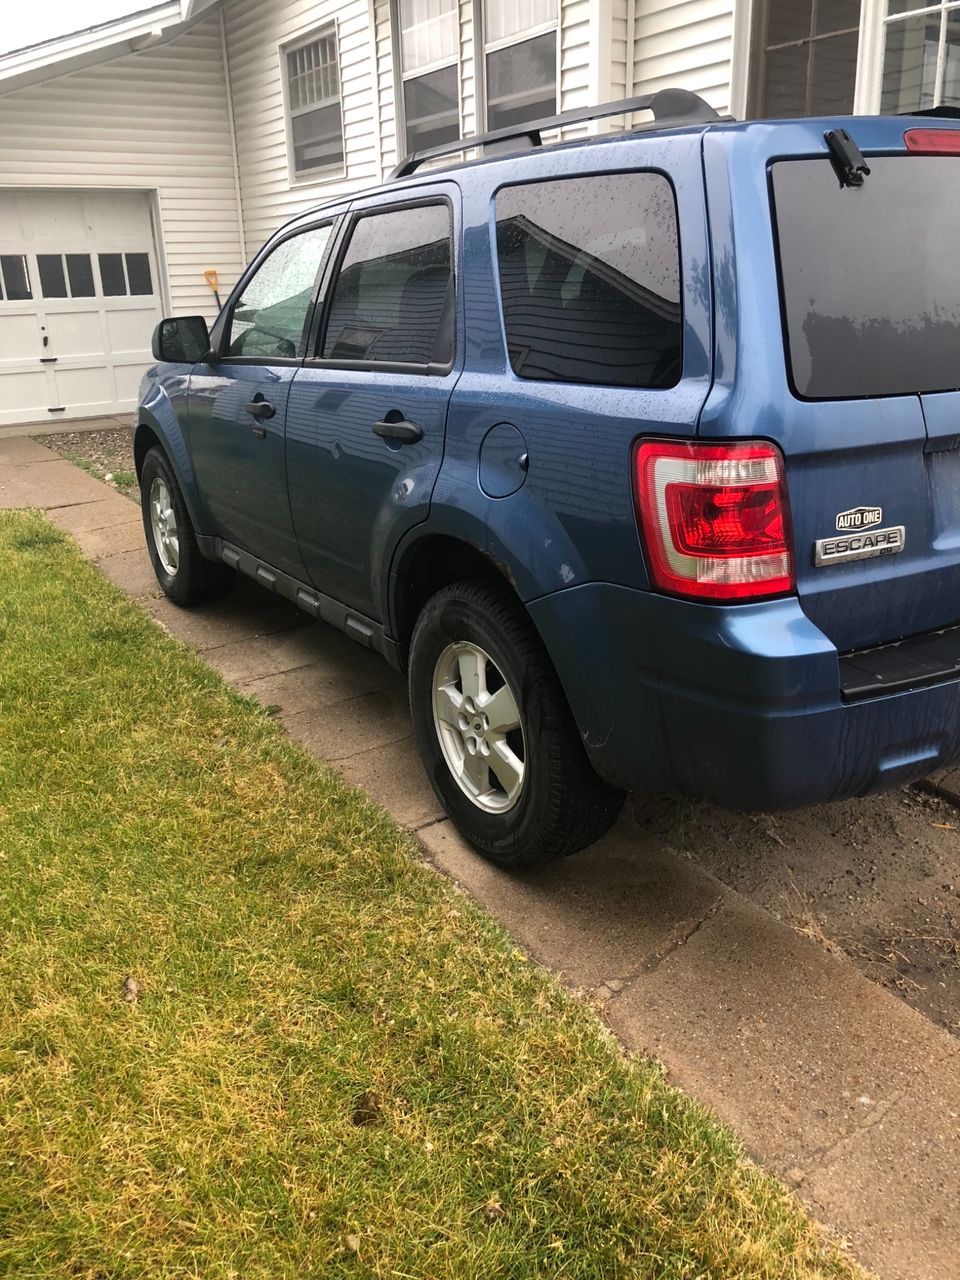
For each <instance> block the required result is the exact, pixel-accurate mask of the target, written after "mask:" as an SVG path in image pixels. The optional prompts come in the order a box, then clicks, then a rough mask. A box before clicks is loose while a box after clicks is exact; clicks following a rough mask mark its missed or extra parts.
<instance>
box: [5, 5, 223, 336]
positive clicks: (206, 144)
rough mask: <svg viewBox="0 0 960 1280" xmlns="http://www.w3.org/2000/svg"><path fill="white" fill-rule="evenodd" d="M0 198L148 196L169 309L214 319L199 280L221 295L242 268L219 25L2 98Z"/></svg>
mask: <svg viewBox="0 0 960 1280" xmlns="http://www.w3.org/2000/svg"><path fill="white" fill-rule="evenodd" d="M0 186H3V187H18V188H34V187H35V188H43V187H53V188H59V189H63V188H97V189H104V188H111V187H114V188H125V189H128V190H140V191H147V192H154V191H155V192H156V193H157V195H156V197H155V198H154V197H151V198H153V199H155V211H156V213H157V214H158V216H159V219H160V228H159V231H160V235H159V236H158V237H157V240H158V243H157V246H156V247H157V249H158V252H159V253H160V254H161V255H162V259H161V262H160V264H159V265H160V273H159V274H160V279H161V282H165V283H166V284H168V286H169V297H168V299H166V300H167V301H168V303H169V306H170V307H171V308H172V309H173V310H174V311H178V312H180V313H181V314H183V313H190V312H194V313H198V314H203V315H205V316H206V317H207V318H208V319H212V317H213V316H214V315H215V314H216V304H215V302H214V299H213V294H212V293H211V291H210V289H209V287H208V285H207V284H206V282H205V281H204V278H203V272H204V270H206V269H208V268H212V269H215V270H216V271H217V272H218V274H219V277H220V281H221V282H222V283H221V285H220V288H221V293H223V291H225V290H229V289H230V288H231V287H232V285H233V282H234V281H235V280H236V278H237V275H238V273H239V271H240V268H241V265H242V261H243V255H242V251H241V246H240V236H239V225H238V210H237V197H236V180H235V175H234V168H233V156H232V151H231V146H230V127H229V119H228V113H227V108H226V89H225V85H224V75H223V60H222V57H221V41H220V24H219V19H218V18H217V16H216V15H214V16H212V17H209V18H205V19H203V20H202V21H201V22H199V23H197V24H196V25H195V26H193V27H191V28H190V29H189V30H187V31H185V32H184V33H182V34H181V35H179V36H177V37H175V38H174V39H172V40H170V41H168V42H167V43H163V44H158V45H157V46H156V47H154V48H152V49H145V50H143V51H142V52H140V53H136V54H125V55H124V56H122V57H119V58H115V59H113V60H111V61H107V62H104V63H102V64H100V65H98V66H94V67H88V68H86V69H84V70H82V71H77V72H74V73H73V74H72V75H65V76H61V77H59V78H57V79H54V80H50V81H47V82H45V83H41V84H33V85H29V86H27V87H26V88H22V89H19V90H14V91H12V92H10V93H7V94H6V95H4V96H0ZM164 268H165V269H164Z"/></svg>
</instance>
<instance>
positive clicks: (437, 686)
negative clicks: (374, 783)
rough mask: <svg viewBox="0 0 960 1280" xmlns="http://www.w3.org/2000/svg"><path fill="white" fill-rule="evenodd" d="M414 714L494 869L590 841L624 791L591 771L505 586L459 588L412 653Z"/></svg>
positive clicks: (431, 760)
mask: <svg viewBox="0 0 960 1280" xmlns="http://www.w3.org/2000/svg"><path fill="white" fill-rule="evenodd" d="M409 683H410V709H411V713H412V716H413V724H414V729H415V731H416V735H417V743H418V746H419V748H420V755H421V758H422V760H423V763H424V767H425V768H426V770H427V774H428V776H429V778H430V781H431V783H432V784H433V788H434V790H435V791H436V793H437V796H438V797H439V799H440V800H441V802H442V803H443V805H444V807H445V809H446V810H447V812H448V813H449V814H450V817H451V818H452V820H453V822H454V823H455V825H456V826H457V827H458V829H459V830H460V832H461V833H462V834H463V835H464V836H465V838H466V839H467V840H469V841H470V843H471V844H472V845H474V846H475V847H476V848H477V849H479V851H480V852H481V853H483V854H485V855H486V856H487V857H488V858H491V859H492V860H493V861H494V862H498V863H500V864H501V865H502V866H508V867H532V866H536V865H538V864H540V863H543V862H549V861H550V860H552V859H553V858H559V857H563V856H564V855H565V854H569V853H575V852H576V851H577V850H578V849H582V848H584V847H585V846H586V845H588V844H592V843H593V841H594V840H597V839H599V837H600V836H602V835H603V833H604V832H605V831H606V830H607V829H608V828H609V827H610V825H611V824H612V823H613V821H614V819H615V818H616V816H617V814H618V813H619V811H620V807H621V805H622V803H623V794H622V792H619V791H615V790H614V789H613V788H611V787H609V786H607V784H606V783H604V782H602V781H601V779H600V778H598V777H597V775H596V774H595V773H594V772H593V770H592V769H591V767H590V764H589V762H588V760H587V757H586V754H585V752H584V749H583V746H582V744H581V742H580V738H579V735H578V733H577V730H576V726H575V725H574V722H573V717H572V716H571V714H570V710H569V708H568V706H567V703H566V699H565V698H564V695H563V691H562V689H561V687H560V683H559V681H558V679H557V676H556V673H555V671H554V670H553V666H552V665H551V663H550V659H549V658H548V656H547V653H546V651H545V650H544V648H543V644H542V643H541V641H540V638H539V636H538V635H537V633H536V631H535V630H534V628H533V626H532V624H531V622H530V620H529V619H528V618H527V616H526V614H525V613H524V611H523V609H522V608H521V607H520V606H519V605H518V604H517V603H516V602H515V601H514V600H513V599H512V598H511V597H510V595H509V593H508V592H506V591H505V590H501V589H498V588H496V587H489V586H487V585H485V584H482V583H469V582H467V583H454V584H453V585H452V586H449V587H444V588H443V590H442V591H439V592H437V594H436V595H435V596H433V597H432V599H431V600H429V601H428V603H427V604H426V606H425V607H424V610H423V612H422V613H421V615H420V618H419V619H418V621H417V625H416V628H415V630H414V633H413V639H412V641H411V645H410V663H409Z"/></svg>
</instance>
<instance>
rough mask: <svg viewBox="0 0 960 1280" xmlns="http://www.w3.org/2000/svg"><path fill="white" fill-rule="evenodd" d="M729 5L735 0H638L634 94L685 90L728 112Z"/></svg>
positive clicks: (635, 24)
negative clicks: (697, 94) (674, 89)
mask: <svg viewBox="0 0 960 1280" xmlns="http://www.w3.org/2000/svg"><path fill="white" fill-rule="evenodd" d="M741 2H742V0H741ZM733 9H734V0H636V10H635V16H634V62H633V90H632V91H633V93H634V94H643V93H656V92H657V90H658V89H669V88H679V89H689V90H691V91H692V92H693V93H699V94H701V95H702V96H703V97H704V98H705V99H706V100H707V102H709V103H710V105H711V106H712V107H715V108H716V109H717V110H718V111H721V112H723V111H727V110H728V109H729V104H730V58H731V53H732V45H733Z"/></svg>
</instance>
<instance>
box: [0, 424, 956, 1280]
mask: <svg viewBox="0 0 960 1280" xmlns="http://www.w3.org/2000/svg"><path fill="white" fill-rule="evenodd" d="M0 506H4V507H18V506H35V507H42V508H44V509H46V510H47V512H48V514H49V516H50V518H51V520H53V521H54V523H55V524H57V525H59V526H60V527H61V528H63V529H66V530H68V531H69V532H70V533H71V534H73V536H74V537H75V538H76V539H77V541H78V542H79V544H80V546H81V548H82V549H83V550H84V552H85V553H86V554H87V555H88V556H89V557H90V558H91V559H92V560H94V561H95V562H96V563H97V564H98V566H99V568H100V569H101V571H102V572H103V573H104V574H105V575H106V576H107V577H108V578H109V579H111V581H113V582H115V583H116V584H117V585H118V586H120V587H121V588H122V589H123V590H125V591H126V592H128V594H130V595H131V596H132V597H133V598H134V599H136V600H137V601H138V603H139V604H140V605H141V606H142V607H143V608H144V609H146V610H147V611H148V612H149V613H151V614H152V615H153V617H154V618H155V619H156V620H157V622H158V623H159V624H160V625H161V626H163V627H165V628H166V629H167V630H168V631H170V632H171V633H172V634H173V635H176V636H178V637H180V638H181V639H183V640H185V641H187V642H188V643H189V644H191V645H193V646H194V647H195V648H196V649H197V650H198V651H200V652H201V653H202V655H203V657H204V659H205V660H206V661H207V662H209V663H210V664H211V665H212V666H214V667H215V668H216V669H217V670H219V671H220V672H221V673H222V674H223V675H224V677H225V678H226V679H228V680H229V681H231V682H232V683H233V684H234V685H236V686H237V687H238V688H240V689H241V690H243V691H244V692H245V693H249V694H254V695H256V696H257V697H258V698H259V699H260V700H261V701H262V702H263V703H265V704H268V705H277V706H279V707H280V708H281V715H282V717H283V720H284V723H285V725H286V727H287V729H288V731H289V732H290V734H291V736H293V737H294V738H296V739H297V740H298V741H300V742H301V743H303V745H304V746H306V747H307V748H308V749H309V750H311V751H314V752H316V753H317V754H318V755H322V756H324V757H325V758H327V759H328V760H330V761H332V762H333V763H334V767H335V768H337V769H338V771H339V772H340V773H341V774H342V775H343V776H344V777H345V778H346V779H347V780H348V781H350V782H352V783H355V784H357V785H359V786H362V787H364V788H365V789H366V790H367V791H368V792H369V793H370V794H371V795H372V796H373V797H374V798H375V799H376V800H378V801H379V802H380V803H381V804H383V805H384V806H385V807H386V808H387V809H388V810H389V811H390V812H391V813H392V814H393V815H394V816H395V817H396V819H397V820H398V821H399V822H401V823H403V824H404V825H405V826H407V827H408V828H410V829H411V830H413V831H415V832H416V833H417V835H418V837H419V839H420V841H421V842H422V844H423V846H424V849H425V851H426V855H427V856H428V857H429V858H430V859H431V860H432V861H433V862H434V863H435V865H436V866H437V867H438V868H440V869H441V870H442V871H444V872H445V873H446V874H447V875H449V876H451V877H453V878H454V879H456V880H457V881H458V882H459V883H460V884H462V885H463V887H464V888H465V889H466V890H467V891H468V892H470V893H471V894H472V895H473V896H474V897H476V898H478V899H479V900H480V901H481V902H483V903H484V904H485V905H486V906H487V907H488V908H489V909H490V911H491V912H492V913H493V914H494V915H496V916H497V917H498V918H499V919H500V920H502V921H503V923H504V924H505V925H506V927H507V928H508V929H510V931H511V932H512V933H513V935H514V936H515V937H516V938H517V940H518V942H519V943H520V944H521V945H522V946H523V947H524V948H525V949H526V950H527V951H528V952H529V953H530V954H531V955H532V956H534V957H535V958H536V959H538V960H540V961H541V962H542V963H544V964H546V965H549V966H550V967H551V968H552V969H554V970H556V971H557V972H558V973H560V974H561V975H562V977H563V978H564V980H565V981H566V982H568V983H570V984H572V985H574V986H576V987H578V988H581V989H583V991H584V992H585V993H587V995H588V996H589V998H591V999H593V1000H594V1001H595V1002H596V1003H597V1005H598V1007H599V1008H601V1009H602V1012H603V1016H604V1017H605V1018H606V1019H607V1021H608V1023H609V1025H610V1026H611V1027H612V1028H613V1030H614V1031H615V1033H616V1034H617V1035H618V1037H619V1038H620V1040H621V1041H622V1042H623V1044H624V1045H625V1046H626V1047H627V1048H628V1049H630V1050H634V1051H638V1052H644V1053H650V1054H653V1055H655V1056H656V1057H658V1058H660V1059H661V1060H662V1061H663V1062H664V1063H665V1064H666V1066H667V1068H668V1069H669V1071H670V1074H671V1077H672V1079H673V1080H675V1082H676V1083H677V1084H678V1085H680V1086H681V1087H683V1088H684V1089H686V1090H688V1091H689V1092H690V1093H692V1094H694V1095H695V1096H696V1097H698V1098H700V1099H701V1100H702V1101H703V1102H705V1103H707V1104H708V1105H709V1106H711V1107H712V1108H713V1109H714V1110H715V1111H716V1112H717V1113H718V1114H719V1115H720V1116H721V1117H722V1118H723V1119H725V1120H727V1121H728V1122H729V1123H730V1124H731V1125H732V1126H733V1128H734V1129H735V1130H736V1131H737V1132H738V1134H739V1135H740V1137H741V1138H742V1140H743V1141H744V1143H745V1145H746V1147H747V1149H748V1150H749V1151H750V1152H751V1153H752V1154H753V1155H755V1156H756V1158H757V1160H758V1161H759V1162H760V1163H761V1164H762V1165H763V1166H764V1167H765V1168H767V1169H769V1170H771V1171H773V1172H774V1173H777V1174H779V1175H780V1176H782V1177H783V1178H784V1179H785V1180H786V1181H787V1182H788V1183H790V1184H791V1185H792V1186H794V1187H795V1188H797V1190H798V1192H799V1194H800V1196H801V1197H802V1198H803V1199H804V1200H805V1201H806V1202H807V1204H808V1205H809V1206H810V1208H811V1210H812V1211H813V1213H814V1215H815V1216H816V1217H818V1218H819V1219H820V1220H821V1221H823V1222H825V1223H827V1224H829V1225H830V1226H832V1227H833V1228H834V1229H835V1230H837V1231H838V1232H839V1233H840V1234H841V1235H843V1236H845V1237H846V1238H847V1239H849V1240H850V1242H851V1244H852V1247H853V1250H854V1252H855V1254H856V1256H857V1257H859V1258H860V1259H861V1260H862V1261H863V1262H864V1263H866V1264H867V1265H868V1266H871V1267H873V1268H875V1269H876V1270H877V1271H878V1272H879V1273H880V1275H881V1276H883V1277H889V1278H890V1280H895V1278H896V1280H956V1278H957V1277H958V1276H960V1044H958V1042H957V1041H956V1040H954V1039H953V1038H952V1037H951V1036H949V1035H948V1034H947V1033H946V1032H944V1031H941V1030H939V1029H938V1028H936V1027H934V1026H933V1024H932V1023H930V1022H928V1021H927V1020H926V1019H925V1018H923V1017H922V1016H921V1015H920V1014H918V1013H916V1012H915V1011H913V1010H911V1009H910V1008H909V1007H907V1006H906V1005H905V1004H903V1003H902V1002H901V1001H900V1000H898V999H896V997H894V996H893V995H891V994H889V993H888V992H886V991H884V990H882V989H881V988H880V987H878V986H876V985H874V984H873V983H871V982H870V981H868V980H867V979H866V978H865V977H864V976H863V975H862V974H861V973H860V972H859V971H858V970H857V969H855V968H854V967H853V966H852V965H850V964H848V963H847V962H846V961H844V960H842V959H839V958H837V957H836V956H834V955H832V954H830V953H828V952H827V951H825V950H824V949H822V948H820V947H818V946H817V945H815V944H814V943H812V942H810V941H809V940H807V939H806V938H804V937H802V936H800V935H799V934H798V933H796V932H795V931H794V930H792V929H790V928H788V927H786V926H785V925H782V924H780V923H779V922H778V921H776V920H775V919H774V918H773V917H772V916H770V915H768V914H767V913H766V912H764V911H762V910H759V909H758V908H757V907H756V906H754V905H753V904H751V903H750V902H749V901H748V900H747V899H745V898H743V897H742V896H741V895H739V894H737V893H735V892H733V891H731V890H730V889H728V888H726V887H725V886H724V885H722V884H721V883H720V882H719V881H717V880H715V879H713V878H712V877H711V876H710V875H708V874H707V873H706V872H704V871H703V870H702V869H700V868H698V867H697V866H696V865H695V864H693V863H692V862H690V861H688V860H687V859H686V858H683V857H680V856H679V855H677V854H676V853H674V852H672V851H671V850H669V849H666V848H664V847H663V846H662V845H661V844H659V843H658V842H657V841H656V839H655V838H654V837H653V836H651V835H650V834H649V833H647V832H645V830H644V829H643V828H642V827H639V826H636V825H634V824H633V823H632V822H631V821H630V819H629V817H628V816H627V817H625V818H624V819H623V820H622V821H621V823H620V824H619V825H618V827H617V828H616V829H615V830H614V831H613V832H612V833H611V834H610V835H609V836H608V837H606V839H604V840H603V841H601V842H600V843H599V844H598V845H596V846H594V848H593V849H591V850H589V851H588V852H587V853H585V854H580V855H577V856H576V857H575V858H572V859H570V860H568V861H566V862H564V863H561V864H557V865H555V866H553V867H550V868H548V869H547V870H545V871H543V872H540V873H538V874H536V875H533V874H530V875H524V876H508V875H506V874H504V873H503V872H501V871H499V870H497V869H496V868H495V867H493V866H491V865H489V864H487V863H485V862H484V861H483V860H482V859H480V858H479V857H478V856H477V855H475V854H474V853H473V852H472V851H471V850H470V849H468V848H467V847H466V846H465V845H464V843H463V842H462V841H461V840H460V839H459V837H458V836H457V834H456V832H455V831H454V830H453V828H452V826H451V824H450V822H449V821H448V820H447V819H445V818H444V817H443V814H442V811H441V809H440V807H439V805H438V803H437V801H436V799H435V797H434V796H433V793H432V791H431V790H430V787H429V786H428V784H427V782H426V779H425V777H424V775H423V771H422V769H421V767H420V764H419V761H418V758H417V755H416V751H415V748H414V743H413V738H412V733H411V727H410V722H409V717H408V714H407V709H406V695H405V689H404V686H403V682H402V680H401V679H400V678H399V677H398V676H396V674H395V673H393V672H391V671H390V669H389V668H388V667H387V666H386V664H385V663H383V662H381V661H380V660H379V659H377V658H375V657H374V656H373V655H371V654H369V653H367V652H366V651H364V650H363V649H360V648H359V647H358V646H356V645H355V644H353V643H352V642H351V641H349V640H347V639H345V638H344V637H343V636H341V635H340V634H339V633H337V632H335V631H333V630H331V629H330V628H327V627H324V626H323V625H321V624H318V623H315V622H311V621H310V620H309V619H308V618H307V617H306V615H304V614H301V613H299V612H297V611H296V610H295V609H294V608H293V607H292V606H290V605H288V604H287V603H286V602H284V601H282V600H280V599H278V598H276V597H272V596H269V595H268V594H266V593H265V592H263V591H262V590H261V589H260V588H258V587H255V586H254V585H253V584H250V583H241V584H240V585H239V586H238V589H237V590H236V592H235V593H232V594H231V595H230V596H229V597H227V598H226V599H224V600H222V601H219V602H218V603H216V604H215V605H211V606H208V607H204V608H202V609H196V610H193V611H190V612H186V611H183V610H180V609H178V608H177V607H175V606H174V605H171V604H170V603H169V601H167V600H166V599H165V598H163V597H162V596H161V595H160V593H159V589H158V587H157V584H156V581H155V579H154V576H153V573H152V570H151V568H150V563H149V560H148V558H147V555H146V552H145V550H144V546H143V531H142V527H141V525H140V516H139V511H138V510H137V508H136V507H134V506H133V505H132V504H131V503H130V502H129V501H128V500H127V499H125V498H121V497H119V496H117V495H116V494H115V493H114V492H113V491H112V490H111V489H109V488H108V486H106V485H103V484H100V483H99V482H98V481H96V480H93V479H91V478H90V477H89V476H88V475H86V474H85V473H83V472H81V471H79V470H77V469H76V468H74V467H72V466H71V465H70V464H68V463H66V462H63V461H61V460H60V459H57V458H55V456H54V455H53V454H52V453H51V452H50V451H49V450H47V449H45V448H44V447H43V446H41V445H39V444H37V443H35V442H34V441H32V440H28V439H8V440H0Z"/></svg>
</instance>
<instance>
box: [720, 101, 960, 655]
mask: <svg viewBox="0 0 960 1280" xmlns="http://www.w3.org/2000/svg"><path fill="white" fill-rule="evenodd" d="M841 123H842V124H844V125H845V126H846V128H847V129H848V130H849V132H850V133H851V134H852V135H853V137H854V140H855V141H856V142H858V143H859V144H860V147H861V148H862V150H863V152H864V154H865V157H866V163H867V165H868V166H869V173H867V174H865V175H864V176H863V180H862V184H860V185H852V186H851V185H845V184H844V183H842V182H841V173H840V170H839V169H838V167H837V162H836V161H835V160H834V159H833V157H832V154H831V152H830V150H829V149H828V147H827V146H826V144H825V142H824V136H825V134H826V133H827V132H829V131H830V129H831V128H835V127H836V126H837V125H838V124H841ZM932 123H933V122H931V121H920V120H916V121H907V122H904V121H902V120H892V119H888V120H869V121H868V120H862V121H860V120H852V121H851V120H848V121H845V122H836V121H834V122H830V121H822V122H804V124H803V125H796V126H787V125H782V126H759V127H758V126H755V127H754V129H753V134H752V136H751V134H750V133H749V132H747V133H745V134H743V135H741V137H749V138H750V142H751V145H750V147H749V148H747V150H748V151H749V153H750V155H749V162H747V161H746V160H745V158H744V157H743V156H742V149H741V152H738V151H737V148H736V146H735V147H734V148H733V150H732V152H731V153H730V154H729V155H728V157H727V159H728V169H727V176H728V180H729V188H728V198H729V200H730V202H731V205H732V210H731V212H732V214H733V216H732V218H731V221H730V223H729V224H728V225H729V229H730V233H732V236H733V239H734V240H735V244H734V245H730V244H729V243H727V244H726V245H725V243H724V242H725V241H726V236H727V234H728V233H721V235H720V237H719V241H720V243H718V244H717V245H715V250H716V252H717V253H718V254H721V255H722V253H723V252H724V249H725V247H726V248H727V250H729V249H734V250H735V253H734V256H735V259H736V264H737V265H736V275H737V278H738V289H737V305H736V307H735V308H734V309H733V310H732V312H731V314H730V315H725V314H724V311H723V306H722V297H721V299H720V300H719V301H720V306H718V309H717V319H718V386H717V388H716V389H715V393H714V394H713V395H712V397H711V400H710V401H708V405H707V408H706V409H705V412H704V418H703V423H702V426H701V430H702V432H703V433H705V434H723V435H731V434H734V435H739V434H744V435H759V436H766V437H768V438H771V439H774V440H775V441H776V442H777V443H778V444H779V445H780V446H781V448H782V449H783V451H784V455H785V461H786V474H787V482H788V488H789V494H790V503H791V509H792V520H793V530H794V546H795V553H796V570H797V591H798V594H799V596H800V599H801V602H802V604H803V608H804V611H805V612H806V614H807V615H808V616H809V617H810V618H811V620H812V621H813V622H814V623H815V624H816V625H817V626H818V627H820V629H821V630H822V631H823V632H824V633H825V634H826V635H827V636H828V637H829V638H830V639H831V640H832V642H833V643H834V644H835V645H836V646H837V648H838V649H839V650H840V651H841V652H845V651H850V650H853V649H859V648H863V647H868V646H872V645H877V644H882V643H885V642H889V641H895V640H899V639H900V638H902V637H905V636H911V635H917V634H920V633H923V632H927V631H931V630H934V629H937V628H940V627H944V626H950V625H953V624H957V623H960V236H958V230H960V154H957V143H958V141H960V129H958V128H957V127H956V126H954V125H946V124H945V125H943V126H942V127H941V123H940V122H936V129H935V130H934V131H933V133H931V134H930V135H929V138H928V139H927V150H930V149H933V150H935V151H936V152H937V153H935V154H920V153H917V152H911V151H909V150H908V149H907V146H906V144H905V141H904V134H905V132H906V131H909V130H910V129H911V128H913V127H917V128H919V127H921V126H926V127H929V126H930V125H931V124H932ZM778 142H780V143H782V144H783V146H782V148H780V147H778V146H777V143H778ZM951 147H952V148H953V151H952V153H951V152H950V151H949V149H950V148H951ZM747 163H749V166H750V177H749V180H745V176H744V175H745V173H746V172H747ZM709 172H710V170H709V166H708V175H709ZM760 175H762V177H760ZM758 178H759V179H760V180H759V181H758ZM758 197H759V199H758ZM751 201H752V202H753V204H752V208H751V207H750V206H749V202H751ZM713 213H714V210H713V209H711V216H712V217H713ZM745 255H746V256H745ZM719 288H720V281H719V280H718V289H719ZM725 325H726V326H729V325H732V326H735V328H736V333H735V334H731V333H727V334H726V335H724V332H723V330H724V327H725ZM725 342H726V343H727V344H728V346H730V347H731V348H732V349H733V350H735V351H736V353H737V354H736V359H735V367H733V362H731V359H730V356H729V354H727V355H725V353H724V343H725ZM724 383H726V385H724Z"/></svg>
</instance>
